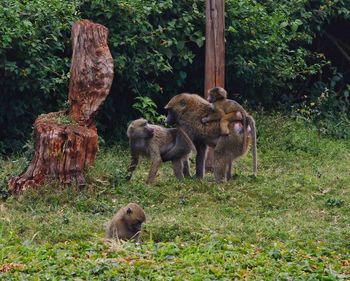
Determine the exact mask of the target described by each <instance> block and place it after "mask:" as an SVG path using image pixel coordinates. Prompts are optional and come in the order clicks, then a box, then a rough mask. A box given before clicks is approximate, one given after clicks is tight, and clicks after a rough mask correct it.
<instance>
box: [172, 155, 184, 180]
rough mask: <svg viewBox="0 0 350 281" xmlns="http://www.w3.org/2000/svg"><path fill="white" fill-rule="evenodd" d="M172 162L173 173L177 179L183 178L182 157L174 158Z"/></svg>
mask: <svg viewBox="0 0 350 281" xmlns="http://www.w3.org/2000/svg"><path fill="white" fill-rule="evenodd" d="M172 163H173V171H174V175H175V177H176V178H177V179H178V180H183V179H184V174H183V163H182V159H181V158H180V159H176V160H173V161H172Z"/></svg>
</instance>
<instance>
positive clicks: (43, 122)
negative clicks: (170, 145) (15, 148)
mask: <svg viewBox="0 0 350 281" xmlns="http://www.w3.org/2000/svg"><path fill="white" fill-rule="evenodd" d="M107 36H108V29H107V28H106V27H104V26H103V25H100V24H95V23H92V22H90V21H88V20H81V21H78V22H77V23H75V24H74V26H73V28H72V36H71V40H72V46H73V56H72V64H71V69H70V74H71V76H70V83H69V104H70V109H69V111H60V112H53V113H48V114H43V115H40V116H39V117H38V118H37V119H36V121H35V123H34V140H35V152H34V156H33V159H32V161H31V162H30V164H29V167H28V168H27V170H26V171H25V172H24V173H23V174H22V175H21V176H17V177H14V178H12V179H11V180H10V181H9V191H10V192H11V193H17V192H20V191H23V190H25V189H27V188H29V187H33V186H39V185H42V184H43V183H44V181H45V179H46V178H53V179H58V180H59V182H61V183H64V184H70V183H73V182H76V183H77V184H79V185H84V184H85V178H84V168H85V167H86V166H91V165H92V164H93V163H94V160H95V156H96V153H97V151H98V135H97V129H96V126H95V124H94V122H93V117H94V116H95V115H96V113H97V111H98V110H99V108H100V107H101V105H102V104H103V102H104V100H105V99H106V97H107V95H108V94H109V90H110V88H111V85H112V81H113V58H112V55H111V53H110V51H109V49H108V45H107Z"/></svg>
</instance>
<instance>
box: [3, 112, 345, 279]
mask: <svg viewBox="0 0 350 281" xmlns="http://www.w3.org/2000/svg"><path fill="white" fill-rule="evenodd" d="M256 119H257V128H258V130H259V135H258V153H259V171H258V177H257V178H254V177H252V176H251V175H252V172H251V170H252V168H251V155H250V154H249V155H248V156H246V157H244V158H243V159H241V160H240V161H239V162H238V163H237V164H236V165H235V177H234V179H233V180H231V181H230V182H228V183H226V184H222V185H217V184H215V183H213V177H212V176H211V175H207V176H206V178H205V180H204V181H198V180H196V179H188V180H185V181H184V182H178V181H176V179H175V178H174V176H173V175H172V172H171V167H170V165H169V164H166V165H164V166H163V167H162V168H161V170H160V172H159V177H158V183H157V184H156V185H154V186H147V185H145V184H144V181H145V179H146V177H147V173H148V167H149V166H148V163H147V162H146V163H143V164H142V165H141V167H139V168H138V170H137V172H136V174H135V177H134V178H133V180H132V181H131V182H130V183H128V182H126V181H125V180H124V177H125V173H126V168H127V164H128V161H129V160H128V156H129V155H128V150H127V148H126V147H125V146H122V145H116V146H114V147H112V148H103V149H101V150H100V152H99V154H98V158H97V160H96V163H95V166H94V167H93V168H92V169H90V170H89V172H88V175H87V179H88V182H89V185H88V186H87V187H85V188H83V189H79V188H77V187H62V186H59V185H58V184H57V183H48V184H47V185H45V186H44V187H42V188H40V189H36V190H35V189H34V190H29V191H27V192H25V193H24V194H22V195H19V196H11V197H9V198H8V199H7V200H3V201H0V280H235V279H236V280H242V279H246V280H346V279H350V254H349V252H350V251H349V250H350V231H349V216H350V215H349V213H350V212H349V211H350V188H349V187H350V172H349V167H350V141H349V140H338V139H332V138H327V137H321V136H319V135H318V133H317V131H316V130H315V129H314V128H312V127H311V126H309V125H307V124H305V123H304V122H303V121H300V120H293V119H291V118H287V117H283V116H280V115H275V116H258V117H257V118H256ZM0 164H1V167H2V168H1V170H0V179H3V180H7V179H8V178H9V177H10V176H11V175H17V174H19V173H20V172H21V170H22V169H23V168H24V167H25V166H26V165H27V164H28V160H26V158H24V157H20V156H19V157H13V158H10V159H2V160H0ZM192 168H193V167H192ZM2 194H3V195H4V197H5V195H6V194H5V193H4V192H3V193H2ZM132 201H133V202H137V203H140V204H141V205H142V206H143V207H144V209H145V211H146V214H147V223H146V225H145V227H144V231H143V235H142V237H143V243H141V244H136V243H129V242H127V243H116V242H111V241H106V240H105V239H104V238H103V237H104V233H105V229H104V226H105V224H106V223H107V221H108V219H109V218H111V216H112V215H113V213H114V212H115V211H116V209H118V208H119V207H121V206H123V205H125V204H127V203H128V202H132Z"/></svg>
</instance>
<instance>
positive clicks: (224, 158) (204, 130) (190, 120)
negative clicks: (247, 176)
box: [165, 93, 257, 182]
mask: <svg viewBox="0 0 350 281" xmlns="http://www.w3.org/2000/svg"><path fill="white" fill-rule="evenodd" d="M165 109H166V110H167V111H168V116H167V123H168V124H170V125H174V124H176V125H177V127H178V128H179V127H180V128H182V129H183V130H184V131H185V132H186V133H187V135H188V136H189V137H190V139H191V140H192V141H193V143H194V145H195V147H196V150H197V155H196V176H197V177H198V178H203V176H204V166H205V165H204V164H205V155H206V149H207V145H210V146H213V147H215V146H216V145H217V144H218V145H219V147H220V149H217V150H216V151H215V150H214V175H215V179H216V181H217V182H222V181H224V180H226V179H227V178H229V177H230V175H231V168H230V167H231V165H232V161H233V160H235V159H237V158H238V157H240V156H242V155H244V154H245V153H246V152H247V150H248V147H249V144H250V143H251V142H253V147H252V148H253V149H252V154H253V172H254V175H256V169H257V157H256V130H255V122H254V119H253V117H252V116H247V121H248V137H247V138H246V140H245V144H244V145H243V142H244V140H243V139H244V134H243V132H244V130H243V124H242V122H240V121H235V122H231V123H230V124H229V129H230V134H229V137H220V135H221V134H220V123H219V121H213V122H210V123H208V124H203V123H202V118H203V117H205V116H208V115H210V114H211V113H212V108H211V105H210V103H209V102H207V101H206V100H205V99H203V98H202V97H200V96H198V95H195V94H188V93H183V94H179V95H176V96H174V97H173V98H172V99H171V100H170V101H169V103H168V104H167V105H166V106H165ZM242 147H244V149H243V150H242ZM168 157H171V155H168Z"/></svg>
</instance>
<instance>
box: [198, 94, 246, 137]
mask: <svg viewBox="0 0 350 281" xmlns="http://www.w3.org/2000/svg"><path fill="white" fill-rule="evenodd" d="M208 101H209V102H210V103H211V104H212V105H213V110H214V113H212V114H210V115H209V116H207V117H204V118H202V122H203V123H207V122H210V121H216V120H220V129H221V134H222V135H225V136H227V135H228V134H229V133H230V130H229V128H228V124H229V123H230V122H233V121H242V120H243V121H244V119H245V117H246V116H247V115H248V114H247V112H246V111H245V109H244V108H243V107H242V106H241V105H240V104H239V103H238V102H236V101H234V100H229V99H227V92H226V90H225V89H223V88H221V87H214V88H212V89H210V90H209V91H208Z"/></svg>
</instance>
